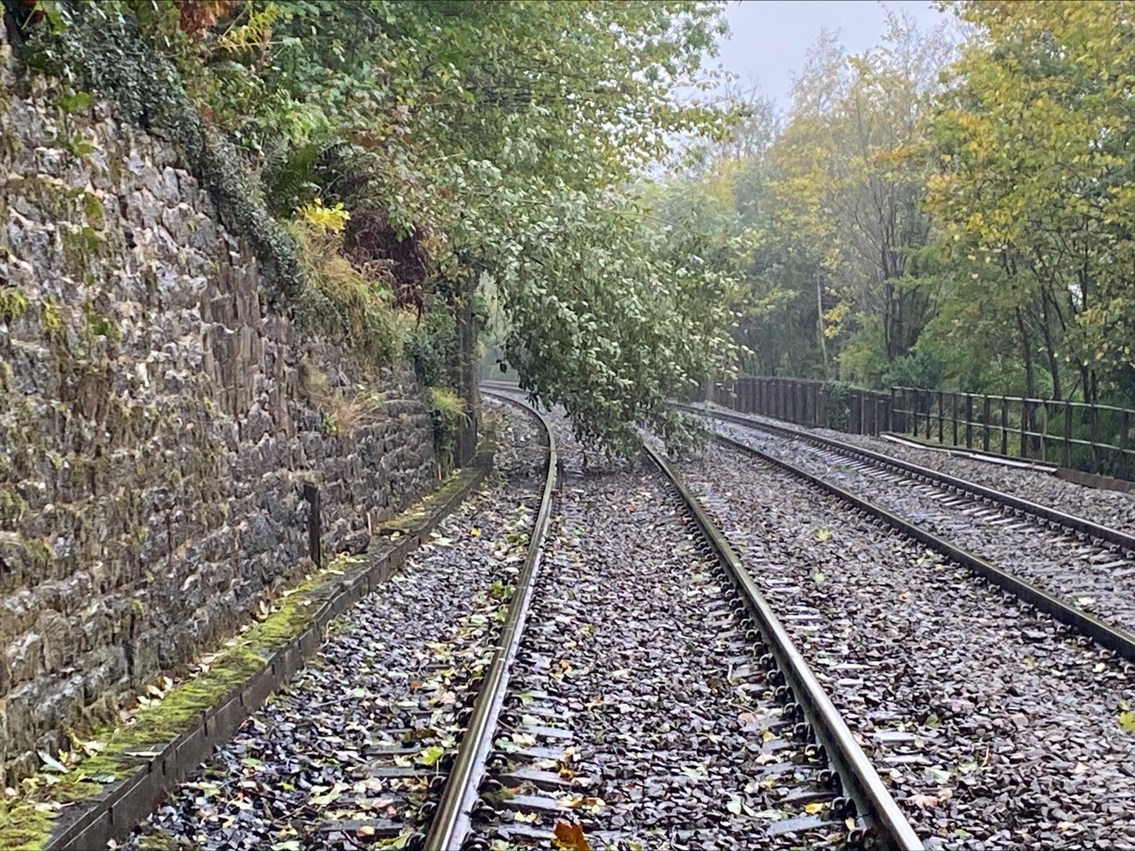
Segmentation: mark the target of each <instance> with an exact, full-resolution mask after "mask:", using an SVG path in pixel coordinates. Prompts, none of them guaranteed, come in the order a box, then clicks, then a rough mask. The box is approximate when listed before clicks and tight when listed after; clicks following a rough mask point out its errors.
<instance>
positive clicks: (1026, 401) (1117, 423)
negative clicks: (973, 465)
mask: <svg viewBox="0 0 1135 851" xmlns="http://www.w3.org/2000/svg"><path fill="white" fill-rule="evenodd" d="M891 392H892V400H893V401H892V406H891V411H892V417H893V423H894V425H893V430H894V431H896V432H900V433H902V432H905V433H908V434H910V436H911V437H914V438H921V439H923V440H927V441H929V442H931V443H936V444H940V445H943V446H954V447H963V446H964V447H965V448H966V449H976V450H980V451H982V452H989V453H992V454H995V455H1004V456H1007V457H1015V458H1022V459H1027V460H1033V461H1040V462H1042V463H1046V464H1057V465H1060V466H1063V467H1068V468H1071V469H1078V470H1083V471H1085V472H1089V473H1104V474H1107V475H1111V476H1116V477H1117V478H1127V479H1130V478H1135V434H1133V429H1135V411H1132V410H1131V409H1128V408H1118V407H1115V406H1113V405H1098V404H1088V403H1085V402H1070V401H1065V400H1061V401H1056V400H1053V399H1030V398H1027V397H1021V396H990V395H987V394H976V393H956V392H951V391H948V390H923V389H919V388H915V387H895V388H893V389H892V391H891Z"/></svg>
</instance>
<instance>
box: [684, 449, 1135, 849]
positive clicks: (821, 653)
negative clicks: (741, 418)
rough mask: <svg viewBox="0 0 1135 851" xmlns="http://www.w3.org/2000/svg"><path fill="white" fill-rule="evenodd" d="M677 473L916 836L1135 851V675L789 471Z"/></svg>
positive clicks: (712, 463) (719, 463) (735, 455)
mask: <svg viewBox="0 0 1135 851" xmlns="http://www.w3.org/2000/svg"><path fill="white" fill-rule="evenodd" d="M680 469H681V472H682V475H683V477H684V478H685V479H686V480H687V481H688V482H690V486H691V487H692V488H693V489H694V491H695V492H696V493H697V494H698V496H699V497H700V498H701V499H702V500H703V502H704V503H705V504H706V506H707V510H708V512H709V513H710V515H711V516H712V517H713V518H714V519H715V520H716V522H717V523H718V524H719V526H720V528H722V529H723V530H724V532H725V533H726V534H727V536H728V538H729V540H730V541H731V542H732V543H733V544H734V546H736V547H737V549H738V552H739V553H740V555H741V558H742V561H743V563H744V564H745V566H746V568H747V570H749V571H750V572H751V574H752V576H753V577H754V579H755V581H756V582H758V584H759V585H760V587H761V588H762V590H763V591H764V592H765V593H766V595H767V596H768V598H769V599H770V601H771V602H772V604H773V605H774V606H775V607H776V609H777V611H778V612H780V613H781V615H782V618H783V621H784V624H785V626H786V628H787V629H788V630H789V632H790V634H791V636H792V638H793V639H794V641H795V642H796V643H797V646H798V647H800V648H801V651H802V652H803V653H804V655H805V657H806V658H807V659H808V660H809V661H810V662H811V663H812V664H813V667H814V668H815V670H816V671H817V675H818V676H819V677H820V678H821V681H822V682H823V683H824V685H826V686H827V687H828V690H829V693H830V694H831V696H832V699H833V702H834V703H835V704H836V707H837V708H838V709H839V711H840V712H841V714H842V715H843V717H844V718H845V719H846V720H847V723H848V724H849V726H850V727H851V728H852V729H853V730H854V731H855V732H856V734H857V736H858V737H859V739H860V740H861V741H862V742H863V744H864V748H865V750H866V751H867V752H868V755H869V757H870V759H871V761H872V763H873V764H874V765H875V766H876V768H877V769H878V771H879V772H880V773H881V774H882V775H883V776H884V777H885V778H886V780H887V783H888V786H889V787H890V788H891V789H892V791H893V793H894V795H895V797H896V799H897V800H898V801H899V803H900V805H902V806H903V808H904V810H905V812H906V813H907V815H908V817H909V818H910V820H911V821H912V823H913V824H914V825H915V827H916V828H917V829H918V831H919V834H920V835H921V836H922V837H923V839H924V842H925V844H926V847H927V848H941V849H984V851H989V850H990V849H1018V848H1025V849H1038V851H1039V849H1049V848H1068V849H1073V848H1098V849H1104V848H1109V849H1110V848H1116V849H1125V851H1130V849H1135V816H1133V815H1132V812H1131V810H1130V807H1129V806H1128V804H1127V803H1126V802H1129V801H1130V800H1132V797H1133V796H1135V716H1133V715H1131V714H1130V710H1129V707H1130V706H1132V705H1133V701H1135V668H1133V666H1132V665H1131V664H1130V663H1129V662H1126V661H1125V660H1123V659H1121V658H1118V657H1117V655H1116V654H1115V653H1113V652H1111V651H1107V650H1101V649H1100V648H1099V647H1098V646H1096V645H1094V644H1093V643H1092V642H1091V641H1089V640H1088V639H1086V638H1084V637H1082V636H1080V635H1077V634H1076V633H1075V632H1074V631H1073V630H1072V629H1071V628H1070V627H1069V626H1067V625H1065V624H1062V623H1058V622H1055V621H1054V620H1053V619H1052V618H1051V617H1049V616H1048V615H1046V614H1044V613H1042V612H1038V611H1036V610H1035V609H1034V608H1033V607H1032V606H1029V605H1025V604H1023V603H1022V602H1021V601H1020V600H1019V599H1017V598H1015V597H1013V596H1011V595H1008V594H1005V593H1003V592H1002V591H1001V590H999V589H997V588H993V587H990V586H989V585H988V584H986V583H984V582H982V581H980V580H979V579H978V578H977V577H976V576H975V575H974V574H973V573H972V572H971V571H970V570H968V569H967V568H965V567H962V566H961V565H959V564H957V563H954V562H951V561H950V560H948V559H946V558H944V557H942V556H941V555H940V554H939V553H937V552H934V551H932V550H929V549H928V548H927V547H926V546H925V545H924V544H923V543H922V542H920V541H918V540H916V539H913V538H910V537H906V536H902V535H896V533H895V530H894V529H891V528H887V526H886V525H885V524H881V523H880V522H879V520H878V517H877V516H876V515H875V514H873V513H872V512H869V511H867V510H860V509H858V508H855V507H853V506H852V505H851V504H850V503H848V502H847V501H846V500H844V499H842V498H837V497H834V496H832V495H830V494H828V493H827V492H825V491H822V490H820V489H819V488H818V487H816V486H814V485H812V484H810V483H807V482H805V481H802V480H801V479H800V477H799V476H798V475H797V474H794V473H790V472H789V471H787V470H785V469H783V467H782V466H778V465H777V464H774V463H772V462H771V461H767V462H766V461H763V460H757V459H754V458H753V457H752V456H751V455H749V454H745V453H744V452H742V450H740V449H738V448H733V447H725V446H718V445H711V446H710V448H709V450H708V452H707V454H706V457H705V458H704V459H703V460H701V461H695V462H689V463H683V464H682V465H680Z"/></svg>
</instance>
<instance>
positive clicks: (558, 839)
mask: <svg viewBox="0 0 1135 851" xmlns="http://www.w3.org/2000/svg"><path fill="white" fill-rule="evenodd" d="M552 845H553V846H554V847H556V848H558V849H560V851H591V846H590V845H589V844H588V842H587V837H586V836H584V835H583V828H582V827H581V826H580V825H578V824H574V823H571V822H566V821H557V822H556V828H555V838H554V839H553V840H552Z"/></svg>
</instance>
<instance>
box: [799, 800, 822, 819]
mask: <svg viewBox="0 0 1135 851" xmlns="http://www.w3.org/2000/svg"><path fill="white" fill-rule="evenodd" d="M827 806H828V805H827V804H824V803H821V802H819V801H813V802H812V803H810V804H805V805H804V812H806V813H807V814H808V815H810V816H814V815H815V814H816V813H822V812H823V811H824V810H825V809H827Z"/></svg>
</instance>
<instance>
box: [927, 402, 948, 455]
mask: <svg viewBox="0 0 1135 851" xmlns="http://www.w3.org/2000/svg"><path fill="white" fill-rule="evenodd" d="M936 395H937V397H938V443H943V442H944V441H945V428H946V413H945V410H944V409H943V407H942V391H941V390H938V391H937V393H936ZM927 437H929V435H927Z"/></svg>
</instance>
